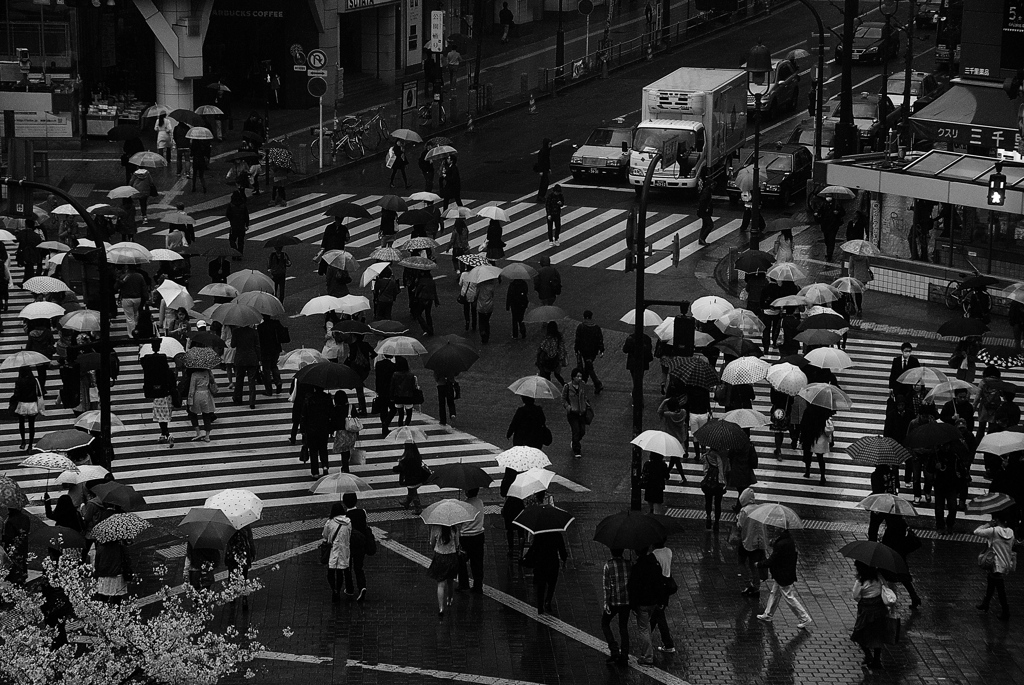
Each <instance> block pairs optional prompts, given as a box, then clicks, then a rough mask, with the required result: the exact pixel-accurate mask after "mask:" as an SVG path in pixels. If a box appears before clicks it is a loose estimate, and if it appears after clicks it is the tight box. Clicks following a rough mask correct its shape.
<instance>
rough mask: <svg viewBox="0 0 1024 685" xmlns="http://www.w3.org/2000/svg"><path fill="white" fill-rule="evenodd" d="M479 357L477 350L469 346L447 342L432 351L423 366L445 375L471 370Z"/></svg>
mask: <svg viewBox="0 0 1024 685" xmlns="http://www.w3.org/2000/svg"><path fill="white" fill-rule="evenodd" d="M479 358H480V355H479V354H477V353H476V350H474V349H472V348H470V347H468V346H465V345H457V344H455V343H452V342H446V343H445V344H444V345H442V346H441V347H439V348H437V349H436V350H434V351H433V352H431V354H430V356H429V357H427V359H426V361H424V362H423V366H424V367H426V368H428V369H430V370H431V371H437V372H438V373H441V374H444V375H455V374H459V373H462V372H463V371H467V370H469V367H471V366H473V363H474V362H476V360H477V359H479Z"/></svg>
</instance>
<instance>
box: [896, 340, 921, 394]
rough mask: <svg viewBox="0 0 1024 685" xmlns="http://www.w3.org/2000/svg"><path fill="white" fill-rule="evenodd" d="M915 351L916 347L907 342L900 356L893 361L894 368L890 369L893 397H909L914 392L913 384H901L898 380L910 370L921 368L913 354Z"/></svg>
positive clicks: (901, 347)
mask: <svg viewBox="0 0 1024 685" xmlns="http://www.w3.org/2000/svg"><path fill="white" fill-rule="evenodd" d="M913 351H914V346H913V345H911V344H910V343H908V342H905V343H903V344H902V345H900V356H898V357H896V358H895V359H893V360H892V366H891V367H890V369H889V390H890V391H892V394H893V395H908V394H910V393H911V392H912V391H913V390H914V387H913V385H912V384H908V383H900V382H899V381H897V380H896V379H897V378H899V377H900V376H902V375H903V374H904V373H906V372H907V371H909V370H910V369H916V368H917V367H919V366H921V362H919V361H918V360H917V357H915V356H913V355H912V354H911V352H913Z"/></svg>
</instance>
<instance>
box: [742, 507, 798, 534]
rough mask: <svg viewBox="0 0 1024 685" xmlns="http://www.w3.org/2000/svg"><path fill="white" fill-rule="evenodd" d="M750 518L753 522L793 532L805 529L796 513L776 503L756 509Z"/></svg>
mask: <svg viewBox="0 0 1024 685" xmlns="http://www.w3.org/2000/svg"><path fill="white" fill-rule="evenodd" d="M748 516H749V517H750V519H751V520H752V521H757V522H758V523H763V524H764V525H766V526H772V527H773V528H785V529H786V530H793V529H796V528H803V527H804V523H803V521H801V520H800V517H799V516H797V515H796V512H795V511H793V510H792V509H790V508H789V507H787V506H783V505H781V504H776V503H775V502H768V503H767V504H762V505H761V506H759V507H756V508H754V509H753V510H752V511H751V512H750V514H748Z"/></svg>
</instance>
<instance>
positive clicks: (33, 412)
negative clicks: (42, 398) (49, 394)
mask: <svg viewBox="0 0 1024 685" xmlns="http://www.w3.org/2000/svg"><path fill="white" fill-rule="evenodd" d="M14 413H15V414H17V415H18V416H38V415H39V403H38V402H18V406H17V407H15V408H14Z"/></svg>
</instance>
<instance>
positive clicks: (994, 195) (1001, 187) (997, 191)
mask: <svg viewBox="0 0 1024 685" xmlns="http://www.w3.org/2000/svg"><path fill="white" fill-rule="evenodd" d="M1004 202H1006V175H1005V174H1002V173H999V172H998V171H997V172H996V173H994V174H992V175H991V176H989V177H988V203H989V204H990V205H1002V204H1003V203H1004Z"/></svg>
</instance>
